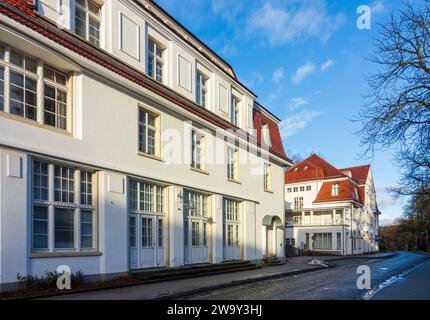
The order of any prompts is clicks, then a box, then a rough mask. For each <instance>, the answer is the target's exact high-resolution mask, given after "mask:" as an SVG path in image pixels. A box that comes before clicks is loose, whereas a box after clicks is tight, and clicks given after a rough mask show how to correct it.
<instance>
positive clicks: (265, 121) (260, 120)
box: [254, 109, 287, 158]
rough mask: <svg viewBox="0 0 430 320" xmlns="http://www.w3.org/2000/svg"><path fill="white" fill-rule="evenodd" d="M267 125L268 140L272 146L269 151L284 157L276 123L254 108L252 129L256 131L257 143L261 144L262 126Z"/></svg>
mask: <svg viewBox="0 0 430 320" xmlns="http://www.w3.org/2000/svg"><path fill="white" fill-rule="evenodd" d="M263 125H267V126H268V128H269V134H270V141H271V144H272V146H271V147H270V149H271V151H272V152H273V153H275V154H277V155H278V156H280V157H281V158H286V157H287V155H286V154H285V151H284V145H283V144H282V139H281V134H280V133H279V128H278V125H277V124H276V123H274V122H273V121H272V120H270V119H269V118H268V117H266V116H264V115H263V114H262V113H261V112H259V111H257V110H255V109H254V129H255V130H256V131H257V143H258V145H263V141H262V134H261V133H262V126H263Z"/></svg>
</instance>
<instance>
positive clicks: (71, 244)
mask: <svg viewBox="0 0 430 320" xmlns="http://www.w3.org/2000/svg"><path fill="white" fill-rule="evenodd" d="M92 180H93V174H92V173H90V172H88V171H86V170H81V169H76V168H71V167H68V166H63V165H60V164H53V163H49V162H46V161H40V160H36V159H35V160H33V163H32V191H33V195H32V198H33V216H32V228H33V229H32V248H33V251H49V252H54V251H56V250H59V251H62V250H78V251H79V250H80V249H95V245H94V239H95V236H94V225H95V221H94V219H95V207H94V206H93V205H92V203H93V200H92V198H93V186H94V183H93V181H92ZM76 185H80V186H81V188H82V185H85V186H86V189H85V191H82V190H81V191H80V193H79V194H76V192H75V186H76ZM83 199H85V201H82V200H83ZM89 199H91V200H89ZM50 221H52V222H53V223H52V224H51V223H49V222H50ZM75 221H78V223H79V224H80V228H79V234H78V233H76V232H77V227H76V224H75ZM50 236H52V237H53V240H54V241H53V246H52V247H51V246H50V244H49V243H48V238H49V237H50Z"/></svg>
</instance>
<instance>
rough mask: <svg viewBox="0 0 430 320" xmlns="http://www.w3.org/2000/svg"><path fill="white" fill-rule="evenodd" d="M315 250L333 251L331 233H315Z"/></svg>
mask: <svg viewBox="0 0 430 320" xmlns="http://www.w3.org/2000/svg"><path fill="white" fill-rule="evenodd" d="M314 237H315V240H314V249H320V250H332V234H331V233H315V234H314Z"/></svg>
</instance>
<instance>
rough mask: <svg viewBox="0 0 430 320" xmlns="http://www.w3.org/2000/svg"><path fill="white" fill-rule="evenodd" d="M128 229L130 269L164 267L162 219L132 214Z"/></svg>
mask: <svg viewBox="0 0 430 320" xmlns="http://www.w3.org/2000/svg"><path fill="white" fill-rule="evenodd" d="M129 228H130V240H129V241H130V269H143V268H153V267H163V266H165V265H166V249H165V244H164V218H162V217H159V216H151V215H140V214H133V215H131V216H130V221H129Z"/></svg>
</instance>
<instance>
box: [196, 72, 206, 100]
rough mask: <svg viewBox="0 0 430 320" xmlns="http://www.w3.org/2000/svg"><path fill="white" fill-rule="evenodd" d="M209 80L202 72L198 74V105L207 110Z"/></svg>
mask: <svg viewBox="0 0 430 320" xmlns="http://www.w3.org/2000/svg"><path fill="white" fill-rule="evenodd" d="M207 81H208V80H207V78H206V77H205V76H204V75H203V73H201V72H197V103H198V104H199V105H200V106H202V107H203V108H206V96H207Z"/></svg>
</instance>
